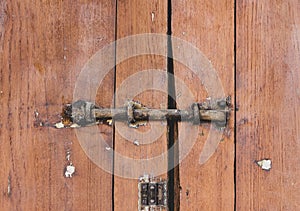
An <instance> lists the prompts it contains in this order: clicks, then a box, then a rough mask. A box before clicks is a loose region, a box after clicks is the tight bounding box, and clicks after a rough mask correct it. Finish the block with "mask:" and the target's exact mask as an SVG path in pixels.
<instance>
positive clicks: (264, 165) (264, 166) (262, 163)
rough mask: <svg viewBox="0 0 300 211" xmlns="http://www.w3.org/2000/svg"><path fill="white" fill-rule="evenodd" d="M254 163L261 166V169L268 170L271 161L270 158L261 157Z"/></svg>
mask: <svg viewBox="0 0 300 211" xmlns="http://www.w3.org/2000/svg"><path fill="white" fill-rule="evenodd" d="M256 164H257V165H258V166H259V167H261V169H262V170H265V171H270V169H271V168H272V161H271V160H270V159H263V160H259V161H256Z"/></svg>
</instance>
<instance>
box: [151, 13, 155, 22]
mask: <svg viewBox="0 0 300 211" xmlns="http://www.w3.org/2000/svg"><path fill="white" fill-rule="evenodd" d="M154 17H155V13H154V12H151V21H152V22H153V21H154Z"/></svg>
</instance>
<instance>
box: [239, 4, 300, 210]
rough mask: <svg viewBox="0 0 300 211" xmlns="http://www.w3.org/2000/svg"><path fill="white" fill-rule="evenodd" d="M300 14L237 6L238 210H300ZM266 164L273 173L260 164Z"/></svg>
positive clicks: (295, 7)
mask: <svg viewBox="0 0 300 211" xmlns="http://www.w3.org/2000/svg"><path fill="white" fill-rule="evenodd" d="M299 11H300V4H299V1H298V0H289V1H237V75H236V77H237V81H236V82H237V84H236V85H237V89H236V96H237V104H238V105H239V111H238V112H237V134H236V135H237V143H236V144H237V145H236V148H237V151H236V156H237V157H236V159H237V161H236V172H237V174H236V178H237V181H236V188H237V196H236V197H237V198H236V208H237V210H299V206H300V204H299V201H300V184H299V177H300V165H299V162H300V158H299V153H300V148H299V141H300V135H299V131H300V117H299V114H300V110H299V109H300V107H299V105H300V91H299V83H300V81H299V80H300V71H299V67H300V62H299V61H300V42H299V40H300V14H299ZM265 158H268V159H270V160H271V161H272V169H271V170H270V171H264V170H262V169H261V168H260V167H259V166H258V165H256V164H255V161H257V160H261V159H265Z"/></svg>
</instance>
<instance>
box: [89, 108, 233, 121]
mask: <svg viewBox="0 0 300 211" xmlns="http://www.w3.org/2000/svg"><path fill="white" fill-rule="evenodd" d="M92 112H93V113H94V114H93V115H94V116H95V118H96V120H102V119H113V120H115V121H126V120H128V115H127V109H126V108H116V109H107V108H97V109H94V110H93V111H92ZM227 113H228V110H225V109H224V110H199V116H200V120H202V121H214V122H224V121H226V116H227ZM133 117H134V119H135V120H136V121H142V120H150V121H163V120H167V119H171V120H176V121H193V120H194V115H193V111H192V110H179V109H149V108H143V109H134V110H133Z"/></svg>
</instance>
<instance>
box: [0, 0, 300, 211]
mask: <svg viewBox="0 0 300 211" xmlns="http://www.w3.org/2000/svg"><path fill="white" fill-rule="evenodd" d="M140 33H162V34H166V33H169V34H170V33H172V35H174V36H176V37H179V38H181V39H183V40H186V41H189V42H190V43H192V44H193V45H194V46H196V47H197V48H199V49H200V50H201V51H202V52H203V53H204V54H205V55H206V56H207V58H208V59H209V60H210V61H211V63H212V65H213V66H214V67H215V69H216V70H217V72H218V75H219V77H220V79H221V82H222V85H223V88H224V91H225V93H226V94H227V95H231V96H232V98H233V102H234V103H235V107H236V108H238V109H237V111H236V112H232V115H231V120H230V122H229V129H230V131H231V133H230V134H229V135H227V136H226V137H224V139H222V140H220V144H219V147H218V148H217V150H216V152H215V153H214V154H213V156H212V157H211V158H210V159H209V160H208V162H206V163H205V164H204V165H199V163H198V161H199V154H200V152H201V149H202V148H203V142H204V140H205V139H206V136H207V133H208V131H207V128H205V127H201V126H200V131H201V134H199V137H198V139H197V141H196V144H195V146H194V148H193V149H192V151H191V152H190V153H189V155H188V156H187V157H186V158H185V159H184V160H183V161H182V162H181V163H180V165H179V167H177V168H176V169H175V171H174V172H173V173H174V174H173V176H174V177H175V181H174V188H173V190H172V197H174V204H173V205H172V206H174V209H175V210H179V209H180V210H183V211H187V210H235V209H236V210H262V211H263V210H291V211H294V210H300V180H299V178H300V156H299V154H300V132H299V131H300V116H299V115H300V109H299V108H300V106H299V105H300V86H299V84H300V2H299V1H298V0H264V1H258V0H235V1H234V0H228V1H220V0H200V1H199V0H190V1H184V0H175V1H172V2H171V1H170V0H169V1H168V0H120V1H116V0H78V1H73V0H53V1H50V0H41V1H39V0H11V1H9V0H0V69H1V72H0V152H1V153H0V191H1V195H0V210H129V211H132V210H137V180H133V179H125V178H121V177H118V176H113V175H111V174H109V173H107V172H105V171H103V170H102V169H101V168H99V167H98V166H97V165H96V164H94V163H93V162H92V161H91V160H90V159H89V158H88V157H87V155H86V154H85V152H84V151H83V149H82V148H81V146H80V144H79V142H78V140H77V137H76V135H75V133H74V130H72V129H64V130H56V129H53V128H50V127H35V123H39V122H45V123H47V122H53V121H55V120H57V119H59V115H60V112H61V108H62V105H63V104H64V103H68V102H72V97H73V90H74V86H75V82H76V79H77V77H78V74H79V73H80V71H81V69H82V67H83V65H84V64H85V63H86V62H87V61H88V60H89V58H90V57H91V56H92V55H93V54H94V53H95V52H97V51H98V50H100V49H101V48H102V47H103V46H105V45H107V44H109V43H111V42H112V41H114V40H116V39H119V38H123V37H126V36H129V35H134V34H140ZM146 45H149V46H151V43H146ZM166 45H167V43H166ZM175 47H176V46H173V48H175ZM118 50H121V49H118V47H117V48H116V52H118ZM144 69H160V70H164V71H169V72H170V71H174V74H175V76H176V77H178V78H180V79H181V80H182V81H184V82H185V83H186V84H187V85H188V87H189V88H190V89H191V90H192V92H193V93H194V95H195V96H196V98H195V100H196V101H201V100H203V99H205V98H206V97H207V92H206V91H205V88H204V87H203V86H202V85H201V82H200V81H199V80H198V79H195V78H196V77H194V75H193V73H192V72H191V71H190V70H188V68H186V67H185V66H184V65H182V64H180V63H178V62H176V61H174V64H173V65H170V61H169V60H167V59H166V58H165V57H161V56H149V55H148V56H147V55H146V56H139V57H134V58H131V59H129V60H127V61H124V62H122V63H120V64H118V65H117V67H116V68H115V69H112V70H111V71H110V72H109V74H108V75H107V76H106V78H105V80H104V81H103V83H102V84H101V86H100V87H99V89H98V95H97V99H96V102H97V104H99V105H101V106H104V107H109V106H112V101H113V93H114V87H116V88H118V86H120V85H121V84H122V81H124V80H125V79H126V78H127V77H128V76H130V75H132V74H134V73H137V72H138V71H141V70H144ZM156 80H157V79H155V78H149V81H150V82H151V83H155V81H156ZM161 87H162V89H165V90H166V91H167V89H168V86H167V81H162V84H161ZM175 87H176V84H175ZM176 91H177V94H178V92H179V91H180V90H176ZM177 96H178V98H180V97H179V95H177ZM124 97H126V96H124ZM136 99H137V100H140V101H141V102H143V104H145V105H147V106H148V107H159V108H167V107H168V106H169V107H170V105H168V99H167V96H166V95H164V94H162V93H159V92H155V91H152V92H151V91H150V92H147V93H142V94H141V95H139V96H137V98H136ZM178 100H180V99H178ZM115 104H116V105H117V106H119V105H121V104H122V102H117V101H116V102H115ZM37 112H38V113H39V116H38V117H37V116H36V113H37ZM182 124H184V123H180V124H178V131H180V128H181V127H182V126H183V125H182ZM167 129H169V128H168V127H167V126H166V125H165V126H164V130H165V135H164V136H162V137H161V138H160V141H159V142H158V143H156V144H154V145H149V146H146V147H144V146H143V147H140V148H138V147H136V146H133V145H132V143H128V142H126V140H124V138H122V137H121V136H120V135H118V133H117V132H115V131H114V130H113V129H112V128H110V127H108V126H105V125H104V126H100V127H99V130H100V131H101V133H102V134H103V135H104V137H105V140H106V142H107V144H108V145H109V146H110V147H112V148H114V149H115V150H117V151H118V152H120V153H124V154H126V155H128V156H136V157H138V158H142V154H143V152H145V151H146V152H147V154H146V156H152V155H155V154H157V150H164V149H166V148H167V144H168V142H170V141H172V139H173V141H175V143H177V142H178V140H177V136H176V133H175V135H174V136H173V137H171V136H170V135H168V134H167V131H168V130H167ZM130 130H131V129H130ZM175 131H176V130H175ZM101 150H103V149H100V150H99V153H100V152H101ZM178 150H180V143H179V149H178ZM66 152H70V153H71V154H70V159H71V160H72V162H73V164H74V166H75V167H76V173H75V175H74V177H72V178H65V177H64V168H65V166H66V165H67V163H68V162H67V160H66ZM143 156H145V154H143ZM264 158H269V159H271V160H272V169H271V170H270V171H264V170H262V169H261V168H259V167H258V166H257V165H256V163H255V161H257V160H260V159H264ZM113 165H114V162H113V158H112V161H111V167H112V169H113ZM161 177H164V178H166V177H167V174H164V175H161ZM169 179H172V178H169ZM173 179H174V178H173ZM172 199H173V198H172Z"/></svg>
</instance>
